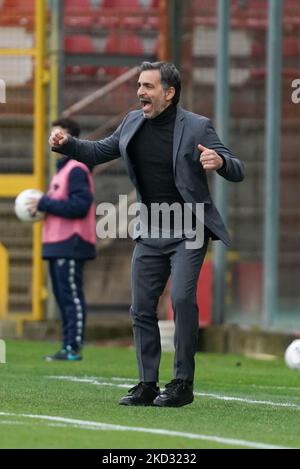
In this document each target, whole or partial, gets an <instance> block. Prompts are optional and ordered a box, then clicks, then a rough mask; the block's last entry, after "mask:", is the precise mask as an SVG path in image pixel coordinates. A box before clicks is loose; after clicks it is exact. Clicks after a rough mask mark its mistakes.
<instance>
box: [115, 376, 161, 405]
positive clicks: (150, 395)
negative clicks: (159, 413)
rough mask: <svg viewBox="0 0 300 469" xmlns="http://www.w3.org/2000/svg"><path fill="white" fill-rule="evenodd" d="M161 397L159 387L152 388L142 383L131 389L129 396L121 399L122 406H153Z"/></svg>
mask: <svg viewBox="0 0 300 469" xmlns="http://www.w3.org/2000/svg"><path fill="white" fill-rule="evenodd" d="M158 395H159V387H157V386H155V387H154V386H151V385H149V384H147V383H143V382H142V381H141V382H140V383H139V384H137V385H136V386H134V387H133V388H131V389H129V391H128V394H127V396H124V397H122V399H120V401H119V404H121V405H143V406H146V405H152V404H153V401H154V399H155V398H156V397H157V396H158Z"/></svg>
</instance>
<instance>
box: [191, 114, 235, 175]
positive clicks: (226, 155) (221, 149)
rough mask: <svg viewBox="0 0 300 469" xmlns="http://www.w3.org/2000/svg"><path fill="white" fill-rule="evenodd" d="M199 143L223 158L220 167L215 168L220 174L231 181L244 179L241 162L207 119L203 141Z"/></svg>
mask: <svg viewBox="0 0 300 469" xmlns="http://www.w3.org/2000/svg"><path fill="white" fill-rule="evenodd" d="M200 143H201V145H204V146H205V147H207V148H209V149H211V150H215V152H217V153H218V155H220V156H221V157H222V158H223V161H224V164H223V166H222V168H221V169H218V170H217V173H218V174H220V176H222V177H224V178H225V179H227V180H228V181H232V182H240V181H242V180H243V179H244V166H243V164H242V162H241V161H240V160H239V159H238V158H237V157H236V156H234V155H233V154H232V153H231V151H230V150H229V149H228V148H226V147H225V146H224V145H223V143H222V142H221V141H220V139H219V137H218V135H217V133H216V131H215V129H214V127H213V125H212V123H211V121H210V120H209V119H207V124H206V129H205V131H204V142H203V143H202V142H200Z"/></svg>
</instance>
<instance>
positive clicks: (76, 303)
mask: <svg viewBox="0 0 300 469" xmlns="http://www.w3.org/2000/svg"><path fill="white" fill-rule="evenodd" d="M84 263H85V261H84V260H75V259H50V260H49V270H50V276H51V281H52V288H53V293H54V296H55V299H56V302H57V305H58V307H59V310H60V314H61V318H62V328H63V348H66V349H70V348H71V349H72V350H75V351H77V350H79V349H80V348H81V347H82V343H83V339H84V328H85V319H86V305H85V299H84V293H83V267H84Z"/></svg>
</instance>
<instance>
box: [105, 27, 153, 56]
mask: <svg viewBox="0 0 300 469" xmlns="http://www.w3.org/2000/svg"><path fill="white" fill-rule="evenodd" d="M105 51H106V52H107V53H108V54H115V53H117V54H130V55H141V54H143V52H144V50H143V43H142V42H141V40H140V38H139V37H138V36H137V35H136V34H134V33H132V32H130V33H126V34H117V33H116V32H115V31H112V33H111V34H110V35H109V37H108V39H107V42H106V47H105Z"/></svg>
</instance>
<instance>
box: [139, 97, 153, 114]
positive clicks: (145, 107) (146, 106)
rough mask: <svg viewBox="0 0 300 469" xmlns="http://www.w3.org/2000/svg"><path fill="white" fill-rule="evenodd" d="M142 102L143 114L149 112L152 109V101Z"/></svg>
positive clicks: (144, 100)
mask: <svg viewBox="0 0 300 469" xmlns="http://www.w3.org/2000/svg"><path fill="white" fill-rule="evenodd" d="M140 102H141V105H142V110H143V112H149V111H150V108H151V101H149V100H147V99H141V100H140Z"/></svg>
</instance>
